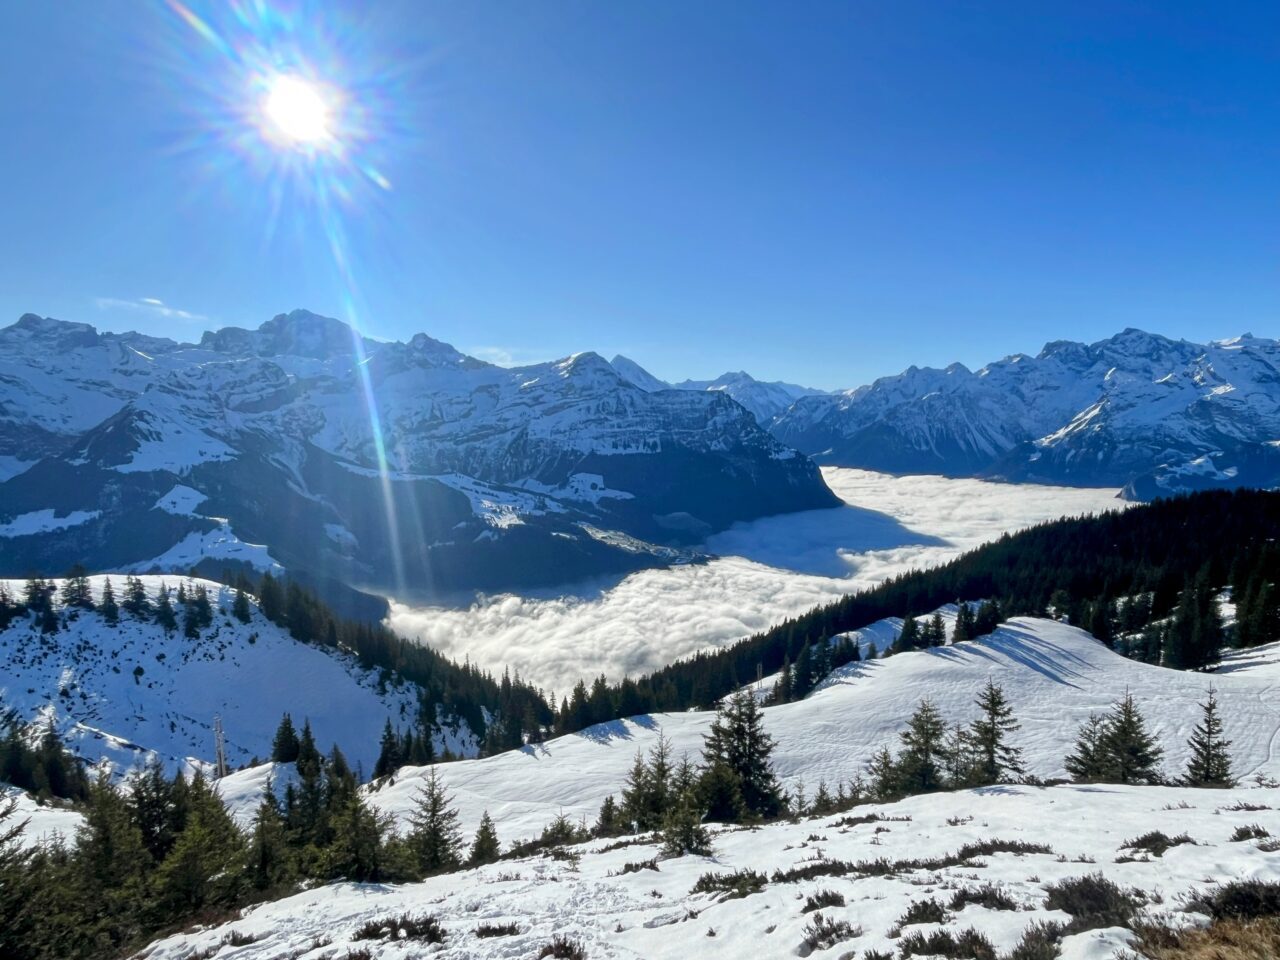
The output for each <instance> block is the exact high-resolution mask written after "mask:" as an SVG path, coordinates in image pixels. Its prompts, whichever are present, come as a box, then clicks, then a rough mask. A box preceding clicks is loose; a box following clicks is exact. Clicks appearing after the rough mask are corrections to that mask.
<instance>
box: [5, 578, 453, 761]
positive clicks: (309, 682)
mask: <svg viewBox="0 0 1280 960" xmlns="http://www.w3.org/2000/svg"><path fill="white" fill-rule="evenodd" d="M105 579H106V578H105V577H101V576H95V577H91V578H90V582H91V585H92V589H93V592H94V595H95V597H100V596H101V591H102V585H103V582H104V581H105ZM140 579H141V580H142V582H143V584H144V585H145V587H146V590H147V593H148V594H149V596H151V597H152V598H153V599H154V598H155V597H156V596H158V594H159V591H160V588H161V586H162V585H167V586H168V587H169V589H170V590H171V591H176V589H177V587H178V585H179V584H181V583H185V584H186V585H187V589H188V590H190V589H193V588H194V587H195V586H197V585H203V586H204V588H205V589H206V590H207V591H208V593H209V598H210V600H211V602H212V604H213V608H214V622H213V625H212V626H211V627H208V628H206V629H205V630H203V631H202V633H201V636H200V637H199V638H198V639H190V638H187V637H185V636H183V634H182V631H181V629H179V630H177V631H175V632H174V633H172V634H170V635H166V634H165V632H164V630H163V629H162V628H161V627H160V626H159V625H158V624H156V623H154V622H152V620H151V619H150V618H147V619H146V620H144V621H139V620H135V619H134V618H133V617H132V616H131V615H130V614H128V613H127V612H124V611H122V612H121V615H120V620H119V623H118V624H116V625H114V626H112V625H111V624H108V623H107V622H106V621H105V620H104V619H103V618H102V616H101V615H99V614H98V613H96V612H94V611H89V610H77V611H73V612H67V615H66V621H67V622H66V623H65V625H64V626H63V627H62V628H61V629H60V630H58V631H57V632H56V633H52V634H45V635H42V634H41V633H40V628H39V626H38V624H36V623H35V622H34V621H33V620H32V619H31V618H28V617H21V618H18V619H17V620H15V621H14V622H13V623H11V624H10V625H9V627H8V628H7V629H5V630H0V703H3V704H4V705H5V706H6V707H10V708H15V709H16V710H17V711H18V714H19V716H21V717H22V718H24V719H25V720H35V719H41V720H43V721H49V720H52V722H53V723H54V724H55V725H56V727H57V729H58V731H59V733H60V734H61V735H62V736H63V737H64V738H65V740H66V742H67V744H68V746H69V748H70V749H71V750H72V751H73V752H74V753H76V754H77V755H79V756H80V757H83V758H84V759H85V760H86V761H88V762H90V763H99V762H106V763H109V764H111V765H112V766H113V768H114V769H115V770H117V771H118V772H123V771H127V770H128V769H129V768H131V767H132V766H134V765H135V764H137V763H139V762H142V761H145V760H147V759H148V758H151V757H155V758H157V759H159V760H160V761H162V762H163V763H165V764H166V765H167V766H169V767H170V768H181V767H183V766H189V765H192V764H201V763H205V764H207V763H208V762H209V761H211V760H212V759H213V757H214V740H213V723H214V717H215V716H221V717H222V720H223V726H224V728H225V732H226V746H227V755H228V761H229V762H230V763H231V764H232V765H233V766H238V765H241V764H244V763H247V762H249V761H250V760H251V759H252V758H254V757H257V758H259V759H266V758H267V757H269V756H270V753H271V739H272V736H273V734H274V733H275V728H276V726H277V725H278V724H279V722H280V717H281V715H282V714H284V713H286V712H287V713H289V714H291V715H292V717H293V718H294V719H295V721H296V722H297V723H298V724H299V725H301V723H302V722H303V721H304V720H305V719H309V720H310V721H311V725H312V728H313V730H314V732H315V736H316V740H317V742H318V743H319V744H320V745H321V746H322V748H323V749H326V750H327V749H328V747H329V746H330V745H331V744H333V743H337V744H338V745H339V746H340V747H341V748H342V750H343V751H344V753H346V755H347V756H348V757H349V758H350V760H351V762H352V764H353V765H355V764H357V763H358V764H362V765H363V766H364V769H366V770H371V769H372V768H373V763H374V761H375V760H376V759H377V755H378V738H379V736H380V734H381V733H382V727H383V724H384V723H385V722H386V720H387V719H390V720H391V722H392V724H393V726H396V727H401V728H407V727H408V726H410V725H411V724H412V723H413V722H414V720H415V718H416V716H417V699H416V697H417V689H416V688H415V687H413V686H412V685H409V684H403V683H401V684H396V683H394V682H393V683H388V684H384V683H382V682H380V677H379V675H378V673H377V672H376V671H370V670H365V669H363V668H361V667H360V666H359V664H358V663H357V662H356V659H355V658H354V657H353V656H350V655H347V654H344V653H341V652H338V651H334V650H330V649H327V648H324V647H320V646H311V645H308V644H304V643H300V642H298V641H297V640H294V639H293V638H292V637H291V636H289V634H288V633H287V632H286V631H285V630H283V629H282V628H280V627H278V626H276V625H275V624H273V623H271V622H270V621H268V620H267V619H266V618H265V617H263V616H262V614H261V613H260V612H259V610H258V608H257V605H256V603H251V617H250V621H249V622H248V623H240V622H239V621H238V620H237V619H235V618H234V617H233V616H232V615H231V613H230V611H231V604H232V599H233V596H232V591H231V590H230V589H229V588H226V587H223V586H221V585H219V584H216V583H212V582H209V581H203V580H189V579H186V578H183V577H178V576H143V577H141V578H140ZM0 583H2V584H4V585H5V586H6V587H7V588H8V590H9V592H10V593H11V594H13V595H16V596H21V595H22V592H23V587H24V583H23V582H22V581H16V580H10V581H0ZM112 585H113V587H114V589H115V593H116V598H117V600H120V599H122V597H121V593H122V590H123V587H124V578H123V577H122V576H115V577H113V578H112ZM59 586H60V585H59ZM437 746H439V747H445V746H448V747H449V748H450V749H451V750H454V751H458V752H461V753H472V754H474V753H475V751H476V747H477V744H476V741H475V738H474V737H473V736H472V735H471V733H470V731H469V730H467V729H466V728H465V727H460V728H458V729H456V730H454V731H452V732H449V731H446V732H445V733H444V734H442V738H441V740H440V743H438V744H437Z"/></svg>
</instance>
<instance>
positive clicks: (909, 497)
mask: <svg viewBox="0 0 1280 960" xmlns="http://www.w3.org/2000/svg"><path fill="white" fill-rule="evenodd" d="M823 475H824V477H825V478H826V481H827V484H828V485H829V486H830V487H831V489H832V490H834V491H835V492H836V493H837V494H838V495H839V496H840V497H841V498H842V499H843V500H844V501H845V503H846V504H847V506H845V507H842V508H837V509H834V510H813V511H806V512H802V513H795V514H785V515H782V516H776V517H766V518H764V519H762V520H757V521H753V522H751V523H741V524H737V525H735V526H734V527H733V528H732V529H730V530H728V531H725V532H724V533H721V534H718V535H716V536H714V537H712V538H711V539H710V540H709V541H708V543H707V545H706V549H707V550H709V551H710V552H712V553H715V554H717V555H718V556H717V558H716V559H713V560H711V561H710V562H708V563H705V564H691V565H685V566H675V567H671V568H669V569H666V570H644V571H640V572H638V573H634V574H632V575H630V576H628V577H626V578H625V579H624V580H622V581H621V582H620V583H618V584H616V585H614V586H610V587H608V588H607V589H603V590H602V589H599V588H598V587H597V588H594V589H593V588H585V589H584V588H579V589H577V590H576V592H568V593H566V595H564V596H558V597H545V596H544V597H536V596H518V595H515V594H503V595H501V596H494V597H486V598H481V599H479V600H478V601H477V602H476V603H474V604H472V605H471V606H470V607H468V608H466V609H456V608H448V607H413V606H410V605H407V604H403V603H397V602H394V601H393V602H392V605H391V614H390V616H389V619H388V625H389V626H390V627H391V628H392V629H394V630H396V631H397V632H399V633H401V634H404V635H405V636H412V637H417V638H418V639H420V640H421V641H422V642H424V643H426V644H428V645H429V646H431V647H433V648H434V649H436V650H439V651H440V652H442V653H444V654H445V655H447V656H450V657H454V658H457V659H459V660H461V659H463V658H469V659H470V660H471V661H472V662H473V663H477V664H479V665H480V666H482V667H485V668H487V669H491V670H495V671H498V672H501V671H502V670H503V669H504V668H505V667H510V668H511V669H512V670H513V671H519V673H520V675H521V676H522V677H524V678H525V679H527V680H531V681H532V682H534V683H536V684H539V685H541V686H543V687H545V688H546V689H547V690H549V691H550V690H554V691H556V692H557V693H561V694H562V693H564V692H565V691H566V690H568V689H569V688H571V687H572V685H573V684H574V683H575V682H576V681H577V680H578V679H579V678H585V679H588V680H590V679H591V678H592V677H595V676H598V675H599V674H601V673H603V674H605V675H606V676H608V677H609V678H610V679H615V680H616V679H619V678H621V677H622V676H624V675H633V676H634V675H638V674H641V673H646V672H649V671H652V670H655V669H657V668H658V667H661V666H664V665H665V664H668V663H670V662H671V661H673V660H676V659H679V658H681V657H687V656H690V655H692V654H694V653H696V652H698V651H699V650H705V649H708V648H710V647H717V646H724V645H727V644H729V643H732V642H733V641H735V640H738V639H741V638H742V637H745V636H748V635H750V634H752V633H755V632H757V631H760V630H763V629H765V628H767V627H769V626H771V625H773V624H775V623H778V622H780V621H782V620H785V619H786V618H787V617H791V616H795V615H797V614H800V613H803V612H805V611H807V610H810V609H812V608H813V607H815V606H818V605H820V604H824V603H829V602H831V601H833V600H835V599H838V598H839V597H840V596H843V595H844V594H846V593H850V592H853V591H855V590H860V589H863V588H865V587H868V586H873V585H875V584H877V583H880V582H882V581H884V580H886V579H888V578H889V577H892V576H895V575H897V574H899V573H902V572H904V571H906V570H909V569H912V568H914V567H925V566H933V565H936V564H939V563H943V562H946V561H947V560H950V559H952V558H953V557H955V556H957V555H959V554H961V553H963V552H965V551H966V550H970V549H973V548H974V547H976V546H979V545H980V544H982V543H985V542H987V541H989V540H993V539H995V538H997V537H999V536H1000V535H1001V534H1004V533H1006V532H1010V531H1014V530H1019V529H1022V528H1024V527H1027V526H1031V525H1032V524H1035V523H1039V522H1041V521H1044V520H1050V519H1056V518H1058V517H1061V516H1066V515H1080V514H1085V513H1098V512H1101V511H1104V510H1115V509H1124V508H1125V507H1127V506H1128V504H1127V503H1126V502H1125V501H1122V500H1119V499H1117V498H1116V493H1117V491H1115V490H1112V489H1090V488H1083V489H1082V488H1071V487H1050V486H1040V485H1035V484H1002V483H990V482H986V481H982V480H952V479H947V478H945V477H935V476H908V477H892V476H889V475H886V474H879V473H873V472H870V471H866V470H850V469H843V468H836V467H827V468H824V469H823Z"/></svg>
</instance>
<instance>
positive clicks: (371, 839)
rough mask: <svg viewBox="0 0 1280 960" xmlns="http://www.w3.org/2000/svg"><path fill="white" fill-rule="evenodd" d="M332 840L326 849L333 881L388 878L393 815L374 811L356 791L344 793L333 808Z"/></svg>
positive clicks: (326, 870) (367, 881) (325, 857)
mask: <svg viewBox="0 0 1280 960" xmlns="http://www.w3.org/2000/svg"><path fill="white" fill-rule="evenodd" d="M330 820H331V827H332V832H331V837H332V839H331V841H330V843H329V844H328V845H327V846H326V848H325V851H324V864H325V873H326V874H327V876H328V879H330V880H337V879H345V880H353V881H355V882H357V883H379V882H381V881H383V880H386V879H389V877H388V873H389V866H390V864H389V862H388V859H389V858H388V857H387V855H386V854H387V851H386V838H387V836H388V835H389V833H390V831H391V818H390V816H388V815H387V814H381V813H378V812H377V811H375V810H373V809H372V808H371V807H370V806H369V805H368V804H367V803H366V802H365V801H364V798H362V797H361V796H360V794H359V793H358V792H356V791H354V790H352V791H350V792H349V793H345V794H343V795H342V796H341V799H340V800H338V801H337V802H336V803H335V806H334V808H333V809H332V810H331V811H330Z"/></svg>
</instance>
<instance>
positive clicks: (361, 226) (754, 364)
mask: <svg viewBox="0 0 1280 960" xmlns="http://www.w3.org/2000/svg"><path fill="white" fill-rule="evenodd" d="M257 3H260V4H261V5H262V6H264V7H270V6H271V5H270V3H269V0H257ZM243 5H244V6H245V7H254V6H255V5H256V4H255V3H248V2H246V3H244V4H243ZM190 7H191V10H192V11H193V12H194V13H195V14H196V15H197V16H199V17H202V18H203V19H204V20H205V21H206V22H207V23H208V24H209V25H210V26H211V28H213V29H214V32H215V33H216V35H217V36H218V37H220V38H221V40H220V41H219V42H222V43H224V44H225V45H226V48H227V50H230V51H232V52H231V53H230V54H228V53H227V52H226V50H219V49H218V47H217V44H216V43H213V42H210V41H209V40H208V39H207V38H206V37H204V36H202V35H201V34H200V33H199V32H198V31H197V30H196V29H193V28H192V26H191V25H190V24H189V22H187V21H184V20H183V19H182V18H181V17H180V16H179V14H178V12H177V11H176V10H175V8H174V7H173V6H171V5H168V4H166V3H163V2H155V3H146V2H143V0H136V2H128V0H108V2H100V0H92V2H90V0H60V2H58V3H7V4H2V5H0V147H2V149H0V322H5V323H7V322H10V321H11V320H12V319H15V318H16V317H17V316H18V315H19V314H21V313H23V312H26V311H33V312H36V313H40V314H45V315H53V316H58V317H62V318H65V319H76V320H84V321H88V322H91V323H94V324H95V325H97V326H99V327H101V328H106V329H117V330H120V329H140V330H145V331H148V332H153V333H165V334H168V335H171V336H176V337H183V338H186V337H195V336H197V335H198V334H199V332H200V331H201V330H202V329H204V328H205V327H209V326H219V325H225V324H240V325H253V326H256V325H257V324H258V323H260V322H261V321H262V320H264V319H266V318H268V317H270V316H271V315H273V314H275V313H278V312H281V311H284V310H288V309H291V308H294V307H298V306H305V307H308V308H310V309H313V310H315V311H317V312H321V313H327V314H330V315H336V316H344V315H346V314H347V312H348V311H349V310H354V312H355V314H356V315H357V316H358V318H359V320H360V322H361V323H363V324H364V325H365V326H366V328H367V329H368V331H369V332H370V333H372V334H375V335H379V336H386V337H405V336H408V335H409V334H411V333H413V332H415V331H419V330H422V331H426V332H429V333H430V334H432V335H433V336H436V337H438V338H440V339H443V340H447V341H449V342H452V343H454V344H455V345H456V346H458V347H459V348H461V349H464V350H467V351H472V352H478V353H480V354H481V355H482V356H487V357H490V358H494V357H501V356H507V357H509V358H512V359H514V360H532V359H543V358H547V357H552V356H558V355H563V354H566V353H570V352H573V351H577V350H585V349H594V350H597V351H599V352H601V353H604V354H605V355H611V354H612V353H614V352H622V353H626V354H627V355H629V356H631V357H633V358H634V359H636V360H639V361H640V362H641V363H643V364H645V365H646V366H647V367H649V368H650V369H651V370H652V371H653V372H655V373H656V374H658V375H660V376H664V377H668V378H672V379H679V378H683V377H686V376H712V375H715V374H717V373H719V372H721V371H723V370H726V369H739V368H744V369H747V370H749V371H751V372H752V373H754V374H756V375H757V376H762V377H768V378H784V379H788V380H794V381H799V382H802V383H809V384H813V385H816V386H821V387H839V386H853V385H856V384H858V383H861V382H865V381H866V380H868V379H870V378H872V377H874V376H877V375H880V374H885V373H892V372H896V371H897V370H899V369H901V368H903V367H905V366H906V365H908V364H910V363H917V364H926V363H927V364H945V363H947V362H949V361H951V360H956V359H958V360H962V361H964V362H966V363H969V364H980V363H982V362H983V361H986V360H989V359H994V358H996V357H999V356H1002V355H1004V354H1007V353H1011V352H1015V351H1019V350H1022V351H1028V352H1030V351H1034V350H1037V349H1038V348H1039V347H1040V346H1041V344H1042V343H1043V342H1044V341H1046V340H1050V339H1057V338H1064V337H1065V338H1076V339H1096V338H1099V337H1102V336H1106V335H1108V334H1110V333H1112V332H1115V331H1116V330H1118V329H1120V328H1122V327H1125V326H1130V325H1132V326H1141V327H1144V328H1147V329H1152V330H1155V331H1158V332H1162V333H1166V334H1169V335H1174V336H1186V337H1189V338H1199V339H1204V338H1210V337H1219V336H1227V335H1231V334H1233V333H1238V332H1243V331H1245V330H1252V331H1253V332H1254V333H1257V334H1270V335H1275V334H1276V333H1277V324H1276V320H1277V318H1278V317H1280V4H1277V3H1275V2H1274V0H1271V2H1262V3H1249V2H1235V3H1227V4H1208V3H1202V2H1195V3H1178V2H1151V3H1087V2H1086V3H1077V2H1071V3H1060V4H1047V3H1046V4H1040V3H1030V4H1029V3H1025V2H1016V3H1013V2H1011V3H989V4H986V3H947V2H938V0H921V2H916V0H893V2H884V3H870V2H857V0H839V2H832V3H827V2H822V0H804V2H801V3H792V2H784V0H777V2H771V3H762V2H742V0H733V2H713V0H698V2H694V3H689V2H671V0H654V2H644V3H627V2H613V0H600V2H596V3H586V2H579V0H554V2H552V0H547V2H533V0H520V2H516V0H506V2H484V3H434V2H432V3H428V2H425V0H423V2H420V0H405V2H392V3H384V4H381V5H375V4H347V5H327V4H314V3H313V4H307V5H301V6H300V5H299V4H297V3H285V4H279V5H277V6H276V8H275V10H276V14H275V15H274V16H273V17H272V18H270V20H269V23H268V24H267V25H266V26H264V25H263V23H261V22H259V23H257V24H256V25H254V26H252V27H249V26H245V25H244V23H243V22H237V21H236V19H235V18H234V17H232V16H230V15H229V14H228V13H227V12H226V10H227V7H226V5H225V4H216V5H211V4H200V3H196V2H194V0H192V2H191V3H190ZM357 7H365V8H366V12H365V13H363V14H361V13H353V12H352V9H354V8H357ZM368 10H374V11H376V16H374V15H372V14H370V13H369V12H368ZM249 19H252V18H249ZM254 44H256V45H257V48H258V49H267V50H276V49H277V48H278V49H280V50H287V51H288V55H289V56H292V57H295V58H300V59H301V60H303V61H305V62H306V63H307V64H309V68H310V69H311V70H312V71H313V72H315V73H318V74H320V75H321V76H322V78H323V79H325V80H327V81H329V82H331V83H332V84H333V85H336V86H339V87H342V88H343V89H345V90H346V91H347V93H348V95H349V96H350V100H349V101H348V106H347V107H345V108H344V110H345V111H346V112H345V113H344V117H346V118H351V117H355V116H357V115H358V112H362V114H361V115H363V116H364V117H365V119H364V120H363V121H362V127H361V129H362V131H363V132H362V135H361V138H360V141H359V144H358V146H353V147H352V148H351V149H350V151H349V156H350V157H351V158H352V159H353V160H359V161H360V162H361V163H367V164H368V165H369V166H371V167H376V169H377V171H378V173H379V175H381V176H383V177H385V178H386V180H388V181H389V183H390V186H391V189H390V190H385V189H382V188H380V187H376V186H374V185H373V184H372V182H370V181H369V180H368V179H367V178H363V177H361V176H355V177H354V178H353V179H352V183H354V187H353V189H352V190H351V196H350V198H349V200H347V201H343V202H340V203H338V204H337V205H336V207H334V208H331V210H330V212H329V213H328V214H325V213H324V212H323V211H322V209H321V206H320V205H319V204H318V203H317V202H316V199H315V197H314V196H311V195H309V188H308V187H306V186H304V185H303V183H301V182H300V181H299V180H298V179H297V178H298V176H302V177H305V176H306V171H305V170H303V171H302V173H301V174H298V173H297V168H296V167H293V168H290V169H294V170H295V175H294V176H295V179H293V180H289V179H288V178H287V177H285V178H283V179H284V182H285V183H286V188H285V189H283V190H282V191H279V192H278V193H273V190H272V188H271V184H272V182H279V181H280V180H281V174H280V171H279V169H276V168H274V167H273V166H272V164H273V162H274V161H275V160H277V159H279V158H276V157H274V156H273V154H272V148H270V147H268V146H267V145H266V144H265V143H259V142H256V141H255V137H257V131H256V129H249V128H247V127H246V129H242V130H237V129H235V125H236V119H235V118H234V117H233V118H232V119H231V120H228V111H230V112H231V113H232V114H233V113H234V111H235V109H237V108H238V107H239V106H243V107H244V108H245V109H246V110H249V109H250V108H253V109H256V104H257V102H258V101H256V100H253V101H252V102H250V99H249V97H248V95H247V93H246V92H245V90H246V89H247V88H246V87H245V86H244V79H243V77H242V76H240V75H239V74H240V72H242V70H243V63H242V62H241V60H240V54H239V53H238V51H242V50H244V49H247V48H248V47H251V46H254ZM290 68H291V69H292V67H290ZM241 100H243V101H244V103H243V104H239V103H238V101H241ZM352 122H354V121H352ZM258 139H261V138H258ZM291 160H292V162H295V163H297V162H298V157H297V156H296V155H291ZM301 162H302V163H303V164H305V161H301ZM347 175H348V174H344V176H347ZM273 178H274V179H273ZM344 182H345V181H344ZM347 185H348V186H351V183H348V184H347ZM331 192H332V186H331ZM273 197H274V201H273ZM273 202H274V204H275V209H276V210H277V214H276V215H275V217H274V219H273V216H272V209H273ZM335 223H336V224H337V226H338V227H339V228H340V229H341V231H342V234H341V239H340V249H341V251H342V253H343V254H344V256H345V257H346V258H347V264H348V266H349V275H347V276H344V275H343V274H342V272H341V271H340V270H338V269H337V268H336V267H335V266H334V260H333V256H332V249H331V246H330V243H329V241H328V239H327V238H326V237H327V234H326V228H327V227H329V228H332V227H334V225H335ZM272 224H274V227H273V228H272V227H271V225H272ZM348 291H354V294H353V296H352V298H351V299H350V301H348V299H347V297H346V296H345V294H346V292H348ZM143 298H149V299H152V300H160V301H163V302H164V304H166V305H168V307H169V310H168V311H167V312H164V311H162V310H161V309H160V308H158V307H157V306H156V305H155V304H146V303H142V302H140V301H141V300H142V299H143ZM348 304H349V305H348ZM184 314H188V315H191V316H190V317H188V316H185V315H184ZM200 318H207V319H200Z"/></svg>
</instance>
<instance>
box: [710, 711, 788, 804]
mask: <svg viewBox="0 0 1280 960" xmlns="http://www.w3.org/2000/svg"><path fill="white" fill-rule="evenodd" d="M773 749H774V742H773V738H772V737H770V736H769V735H768V734H767V733H766V732H765V730H764V717H763V715H762V714H761V711H760V706H759V704H757V703H756V699H755V697H754V696H753V695H752V694H751V692H750V691H748V690H739V691H738V692H737V693H735V694H733V695H732V696H730V697H728V698H726V699H725V700H724V701H723V702H722V703H721V704H720V708H719V710H717V712H716V717H715V719H714V720H713V721H712V722H711V729H710V731H709V732H708V733H707V735H706V737H705V738H704V742H703V749H702V756H703V763H704V767H705V768H706V769H707V771H708V773H710V771H711V770H713V769H716V768H721V773H723V772H725V771H727V772H728V773H729V774H731V775H732V777H733V778H735V779H736V780H737V784H738V791H739V793H740V794H741V796H742V806H743V809H744V810H745V812H746V813H747V814H748V815H750V816H752V817H761V818H765V819H768V818H771V817H776V816H777V815H778V814H779V813H780V812H781V811H782V789H781V787H779V785H778V779H777V777H776V776H775V775H774V772H773V764H772V762H771V760H770V757H771V755H772V754H773ZM717 775H720V774H717Z"/></svg>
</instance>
